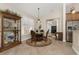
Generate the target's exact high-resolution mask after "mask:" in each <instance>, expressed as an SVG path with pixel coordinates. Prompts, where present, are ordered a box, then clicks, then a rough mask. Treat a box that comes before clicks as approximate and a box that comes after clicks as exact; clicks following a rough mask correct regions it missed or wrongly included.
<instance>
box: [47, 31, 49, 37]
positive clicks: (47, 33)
mask: <svg viewBox="0 0 79 59" xmlns="http://www.w3.org/2000/svg"><path fill="white" fill-rule="evenodd" d="M48 33H49V30H48V31H47V32H46V38H47V37H48Z"/></svg>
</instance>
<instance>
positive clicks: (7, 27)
mask: <svg viewBox="0 0 79 59" xmlns="http://www.w3.org/2000/svg"><path fill="white" fill-rule="evenodd" d="M14 25H15V21H14V20H12V19H7V18H4V20H3V45H4V46H8V45H11V44H12V43H14V41H15V26H14Z"/></svg>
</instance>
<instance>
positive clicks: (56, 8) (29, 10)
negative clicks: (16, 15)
mask: <svg viewBox="0 0 79 59" xmlns="http://www.w3.org/2000/svg"><path fill="white" fill-rule="evenodd" d="M6 5H8V6H10V7H13V8H16V9H17V10H19V11H21V12H23V13H25V14H27V15H29V16H31V17H34V18H36V17H37V15H38V10H37V8H40V10H39V12H40V18H42V17H45V16H47V15H49V14H51V13H53V14H54V13H55V12H61V9H62V6H63V4H61V3H6Z"/></svg>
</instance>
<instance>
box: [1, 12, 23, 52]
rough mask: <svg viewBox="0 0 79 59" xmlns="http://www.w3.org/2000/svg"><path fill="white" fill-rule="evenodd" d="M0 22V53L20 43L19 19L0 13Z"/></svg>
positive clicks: (18, 17)
mask: <svg viewBox="0 0 79 59" xmlns="http://www.w3.org/2000/svg"><path fill="white" fill-rule="evenodd" d="M4 16H5V17H4ZM0 22H1V23H0V27H1V28H0V31H1V33H0V38H1V39H0V46H1V47H0V52H2V51H4V50H7V49H9V48H11V47H13V46H16V45H18V44H20V43H21V17H20V16H16V15H12V14H10V13H6V12H0Z"/></svg>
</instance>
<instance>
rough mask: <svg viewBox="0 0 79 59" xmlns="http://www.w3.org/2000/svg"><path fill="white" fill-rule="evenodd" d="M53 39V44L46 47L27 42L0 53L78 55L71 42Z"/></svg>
mask: <svg viewBox="0 0 79 59" xmlns="http://www.w3.org/2000/svg"><path fill="white" fill-rule="evenodd" d="M49 39H51V40H52V44H51V45H49V46H45V47H32V46H29V45H27V44H26V43H25V42H23V43H22V44H20V45H18V46H16V47H13V48H11V49H8V50H6V51H4V52H1V53H0V55H76V53H75V52H74V51H73V49H72V44H71V43H68V42H67V43H64V42H62V41H58V40H55V39H54V38H49Z"/></svg>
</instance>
